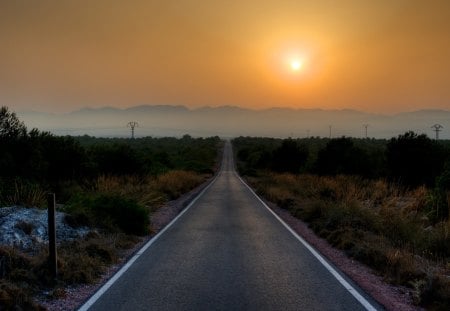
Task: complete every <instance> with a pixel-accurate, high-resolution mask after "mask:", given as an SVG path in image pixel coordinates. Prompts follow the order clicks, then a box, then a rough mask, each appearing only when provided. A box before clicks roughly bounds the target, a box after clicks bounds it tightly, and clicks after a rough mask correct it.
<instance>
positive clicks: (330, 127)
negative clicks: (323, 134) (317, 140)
mask: <svg viewBox="0 0 450 311" xmlns="http://www.w3.org/2000/svg"><path fill="white" fill-rule="evenodd" d="M329 128H330V139H331V125H330V126H329Z"/></svg>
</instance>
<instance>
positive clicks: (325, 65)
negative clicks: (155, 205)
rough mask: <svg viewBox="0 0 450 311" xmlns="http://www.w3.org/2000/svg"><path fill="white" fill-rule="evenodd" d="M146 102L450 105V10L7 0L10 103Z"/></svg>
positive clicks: (393, 4)
mask: <svg viewBox="0 0 450 311" xmlns="http://www.w3.org/2000/svg"><path fill="white" fill-rule="evenodd" d="M295 57H298V58H299V59H300V60H301V61H302V62H303V67H302V69H301V70H299V71H297V72H293V71H292V70H290V69H289V61H290V60H291V58H295ZM138 104H180V105H187V106H189V107H200V106H205V105H209V106H218V105H238V106H242V107H249V108H256V109H258V108H267V107H273V106H276V107H281V106H282V107H296V108H322V109H344V108H350V109H358V110H363V111H370V112H379V113H395V112H399V111H411V110H417V109H430V108H438V109H450V1H448V0H430V1H422V0H377V1H370V0H340V1H337V0H336V1H332V0H323V1H306V0H305V1H301V0H296V1H294V0H292V1H282V0H278V1H265V0H259V1H244V0H241V1H234V0H229V1H209V0H208V1H206V0H204V1H200V0H197V1H195V0H177V1H169V0H166V1H163V0H161V1H144V0H128V1H118V0H100V1H94V0H91V1H86V0H74V1H69V0H67V1H61V0H54V1H47V0H40V1H25V0H17V1H0V105H7V106H9V107H11V108H12V109H13V110H16V111H20V110H29V109H34V110H44V111H57V112H59V111H71V110H75V109H78V108H80V107H86V106H90V107H99V106H115V107H129V106H133V105H138Z"/></svg>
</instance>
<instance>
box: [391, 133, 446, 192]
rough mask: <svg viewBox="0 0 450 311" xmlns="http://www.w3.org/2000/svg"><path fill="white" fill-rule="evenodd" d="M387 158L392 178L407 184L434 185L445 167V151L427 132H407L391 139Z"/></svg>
mask: <svg viewBox="0 0 450 311" xmlns="http://www.w3.org/2000/svg"><path fill="white" fill-rule="evenodd" d="M386 159H387V164H388V169H389V171H390V175H391V178H394V179H398V180H400V181H401V182H402V183H403V184H405V185H407V186H419V185H422V184H426V185H433V183H434V181H435V179H436V177H437V176H438V175H439V172H440V171H441V170H442V168H443V165H444V161H445V153H444V152H443V150H442V148H441V146H440V145H438V144H437V143H436V142H434V141H432V140H431V139H430V138H428V137H427V136H426V135H425V134H422V135H417V134H416V133H414V132H407V133H405V134H403V135H399V136H398V137H397V138H392V139H391V140H390V141H389V143H388V144H387V150H386Z"/></svg>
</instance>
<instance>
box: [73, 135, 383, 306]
mask: <svg viewBox="0 0 450 311" xmlns="http://www.w3.org/2000/svg"><path fill="white" fill-rule="evenodd" d="M382 309H383V308H382V307H380V306H379V305H378V304H376V302H374V301H373V300H372V299H371V298H370V297H369V296H368V295H367V294H365V293H364V292H363V291H362V290H361V289H359V288H358V287H357V286H356V285H354V284H353V283H352V282H351V281H349V280H348V279H346V277H345V276H343V275H342V273H340V272H339V271H338V270H337V269H336V268H334V267H333V266H332V264H330V263H329V262H327V261H326V260H325V259H323V258H322V257H321V256H320V255H319V254H317V252H316V251H315V250H314V249H312V247H311V246H309V245H308V244H307V243H306V242H304V241H303V240H302V238H300V237H298V236H297V235H296V234H295V233H294V232H293V231H292V230H291V229H290V228H289V227H287V225H285V224H284V223H283V222H282V221H281V220H280V219H279V218H278V217H277V216H275V214H274V213H273V212H272V211H271V210H269V208H268V207H267V206H266V205H265V204H264V203H263V202H262V201H261V199H259V198H258V197H257V196H256V194H255V193H254V192H253V191H252V190H251V189H250V188H249V187H248V186H247V185H246V184H245V183H244V182H243V181H242V180H241V179H240V177H239V176H238V175H237V173H236V171H235V168H234V164H233V155H232V151H231V144H230V143H229V142H227V143H226V144H225V148H224V153H223V160H222V166H221V169H220V171H219V172H218V174H217V176H216V178H215V179H214V180H213V181H212V182H211V183H210V184H209V185H208V186H207V187H206V188H205V189H204V190H203V191H202V192H201V193H200V194H199V196H197V197H196V198H195V199H194V200H193V201H192V202H191V204H190V205H188V207H187V208H186V209H185V210H184V211H183V212H182V213H180V214H179V215H178V217H177V218H175V219H174V220H173V221H172V222H171V223H170V224H169V225H168V226H167V227H165V229H164V230H162V231H161V232H160V233H159V234H158V235H156V236H155V237H153V239H151V240H150V241H149V242H148V243H147V244H146V245H145V246H144V247H143V248H142V249H141V250H140V251H138V252H137V253H136V255H135V256H134V257H133V258H132V259H131V260H130V261H129V262H128V263H127V264H126V265H125V266H124V267H123V268H122V269H121V270H119V272H118V273H117V274H116V275H115V276H113V277H112V279H111V280H109V281H108V282H107V283H106V284H105V285H104V286H103V287H102V288H100V289H99V290H98V291H97V293H95V294H94V295H93V296H92V297H91V298H90V299H89V300H88V301H87V302H86V303H85V304H84V305H83V306H82V307H81V308H80V309H79V310H80V311H84V310H92V311H97V310H134V311H135V310H352V311H354V310H382Z"/></svg>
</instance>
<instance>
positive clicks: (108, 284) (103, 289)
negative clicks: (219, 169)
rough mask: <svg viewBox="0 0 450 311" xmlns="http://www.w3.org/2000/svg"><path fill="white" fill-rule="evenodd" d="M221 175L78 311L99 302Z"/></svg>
mask: <svg viewBox="0 0 450 311" xmlns="http://www.w3.org/2000/svg"><path fill="white" fill-rule="evenodd" d="M219 175H220V173H219V174H217V175H216V176H215V177H214V179H213V180H211V181H210V183H209V184H208V185H207V186H206V187H205V188H204V189H203V190H202V191H201V192H200V193H199V194H198V195H197V196H196V197H195V198H194V199H193V200H192V201H191V203H189V205H188V206H187V207H186V208H184V209H183V211H181V213H179V214H178V215H177V216H176V217H175V218H174V219H172V221H171V222H170V223H169V224H168V225H167V226H165V227H164V228H163V229H162V230H161V231H159V232H158V234H157V235H155V236H154V237H153V238H151V239H150V240H149V241H148V242H147V243H146V244H145V245H144V246H142V248H141V249H140V250H138V251H137V252H136V254H134V256H133V257H132V258H131V259H130V260H128V261H127V263H126V264H125V265H124V266H122V268H120V270H119V271H117V272H116V274H114V276H113V277H112V278H110V279H109V280H108V282H106V283H105V284H104V285H103V286H102V287H100V289H98V290H97V292H96V293H95V294H94V295H92V296H91V298H89V300H88V301H86V302H85V303H84V304H83V305H82V306H81V307H80V308H79V309H78V311H86V310H89V308H90V307H91V306H92V305H93V304H94V303H95V302H96V301H97V300H98V299H100V297H101V296H102V295H103V294H104V293H105V292H106V291H107V290H108V289H109V288H110V287H111V286H112V285H113V284H114V283H115V282H116V281H117V280H118V279H119V278H120V277H121V276H122V275H123V274H124V273H125V272H126V271H127V270H128V268H130V267H131V266H132V265H133V263H134V262H135V261H136V260H137V259H138V258H139V257H140V256H141V255H142V254H143V253H144V252H145V251H146V250H147V249H148V248H149V247H150V246H151V245H152V244H153V243H155V242H156V240H158V238H159V237H160V236H161V235H162V234H164V232H166V231H167V230H168V229H169V228H170V227H171V226H172V225H173V224H174V223H175V222H176V221H177V220H178V219H179V218H180V217H181V216H183V215H184V214H185V213H186V212H187V211H188V210H189V209H190V208H191V207H192V205H194V203H195V202H197V200H198V199H199V198H200V197H201V196H202V195H203V194H204V193H205V192H206V190H208V189H209V187H211V185H212V184H213V183H214V182H215V181H216V179H217V177H218V176H219Z"/></svg>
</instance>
